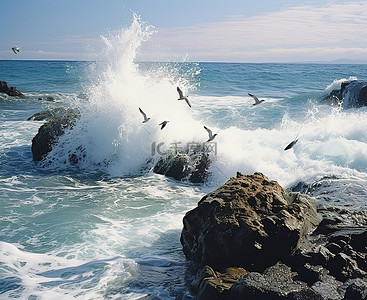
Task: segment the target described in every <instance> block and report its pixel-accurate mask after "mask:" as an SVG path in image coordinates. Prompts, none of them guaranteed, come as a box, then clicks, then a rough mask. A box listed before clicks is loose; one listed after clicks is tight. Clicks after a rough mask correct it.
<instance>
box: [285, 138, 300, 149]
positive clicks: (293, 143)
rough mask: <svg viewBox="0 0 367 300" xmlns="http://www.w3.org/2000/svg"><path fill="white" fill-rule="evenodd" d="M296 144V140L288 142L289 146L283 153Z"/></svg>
mask: <svg viewBox="0 0 367 300" xmlns="http://www.w3.org/2000/svg"><path fill="white" fill-rule="evenodd" d="M297 142H298V140H294V141H292V142H290V143H289V145H288V146H287V147H285V148H284V151H285V150H289V149H291V148H292V147H293V146H294V145H295V144H296V143H297Z"/></svg>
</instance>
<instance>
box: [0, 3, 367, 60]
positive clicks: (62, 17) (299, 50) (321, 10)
mask: <svg viewBox="0 0 367 300" xmlns="http://www.w3.org/2000/svg"><path fill="white" fill-rule="evenodd" d="M1 8H2V12H3V13H2V16H1V18H0V28H1V29H2V30H1V33H0V59H42V60H45V59H49V60H90V59H96V58H98V52H99V51H101V49H99V47H100V45H101V36H105V35H108V34H110V33H113V32H115V31H119V30H121V29H122V28H126V27H128V26H129V25H130V23H131V22H132V18H133V14H134V13H137V14H138V15H139V16H140V17H141V19H142V20H143V21H144V22H146V23H147V24H149V25H152V26H154V28H155V33H154V34H153V35H152V36H151V39H150V40H149V41H148V42H146V43H145V44H144V45H143V46H142V49H141V51H140V56H139V57H138V59H140V60H153V61H154V60H160V61H161V60H165V61H172V60H182V59H184V60H188V61H219V62H260V63H261V62H329V61H334V60H336V61H338V60H352V61H357V62H367V34H366V33H367V1H365V0H364V1H352V0H326V1H313V0H307V1H306V0H298V1H295V0H276V1H275V0H257V1H255V0H227V1H219V0H217V1H215V0H210V1H209V0H200V1H197V0H196V1H194V0H186V1H177V0H171V1H163V0H108V1H106V0H62V1H61V0H59V1H56V0H32V1H30V0H12V1H3V3H1ZM16 45H17V46H19V47H20V51H21V52H20V53H19V54H14V53H13V52H12V50H11V48H12V47H14V46H16Z"/></svg>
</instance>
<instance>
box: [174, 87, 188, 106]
mask: <svg viewBox="0 0 367 300" xmlns="http://www.w3.org/2000/svg"><path fill="white" fill-rule="evenodd" d="M177 92H178V95H179V96H180V98H178V100H185V101H186V103H187V105H188V106H190V107H191V103H190V101H189V99H188V98H187V97H188V96H184V95H183V93H182V91H181V89H180V88H179V87H177Z"/></svg>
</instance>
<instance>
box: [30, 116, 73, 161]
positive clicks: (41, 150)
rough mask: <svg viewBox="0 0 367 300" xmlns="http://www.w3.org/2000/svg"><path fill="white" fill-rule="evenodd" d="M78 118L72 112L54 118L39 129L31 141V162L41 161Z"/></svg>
mask: <svg viewBox="0 0 367 300" xmlns="http://www.w3.org/2000/svg"><path fill="white" fill-rule="evenodd" d="M78 118H79V113H77V112H75V111H72V112H66V113H65V114H61V115H59V116H56V117H54V118H52V119H50V120H49V121H47V122H46V123H45V124H43V125H42V126H41V127H40V128H39V129H38V133H37V135H36V136H35V137H34V138H33V139H32V154H33V160H35V161H41V160H42V159H44V158H45V157H46V156H47V154H48V153H49V152H50V151H51V150H52V146H53V145H54V144H55V143H57V141H58V139H59V137H60V136H61V135H62V134H63V133H64V132H65V130H66V129H70V128H72V127H73V125H74V124H75V122H76V120H77V119H78Z"/></svg>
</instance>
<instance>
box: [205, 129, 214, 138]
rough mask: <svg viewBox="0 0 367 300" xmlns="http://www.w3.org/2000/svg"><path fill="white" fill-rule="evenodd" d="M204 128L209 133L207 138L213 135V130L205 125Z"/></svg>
mask: <svg viewBox="0 0 367 300" xmlns="http://www.w3.org/2000/svg"><path fill="white" fill-rule="evenodd" d="M204 129H205V130H206V131H207V132H208V133H209V138H210V139H211V138H212V137H213V132H212V131H211V130H210V129H209V128H208V127H206V126H204Z"/></svg>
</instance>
